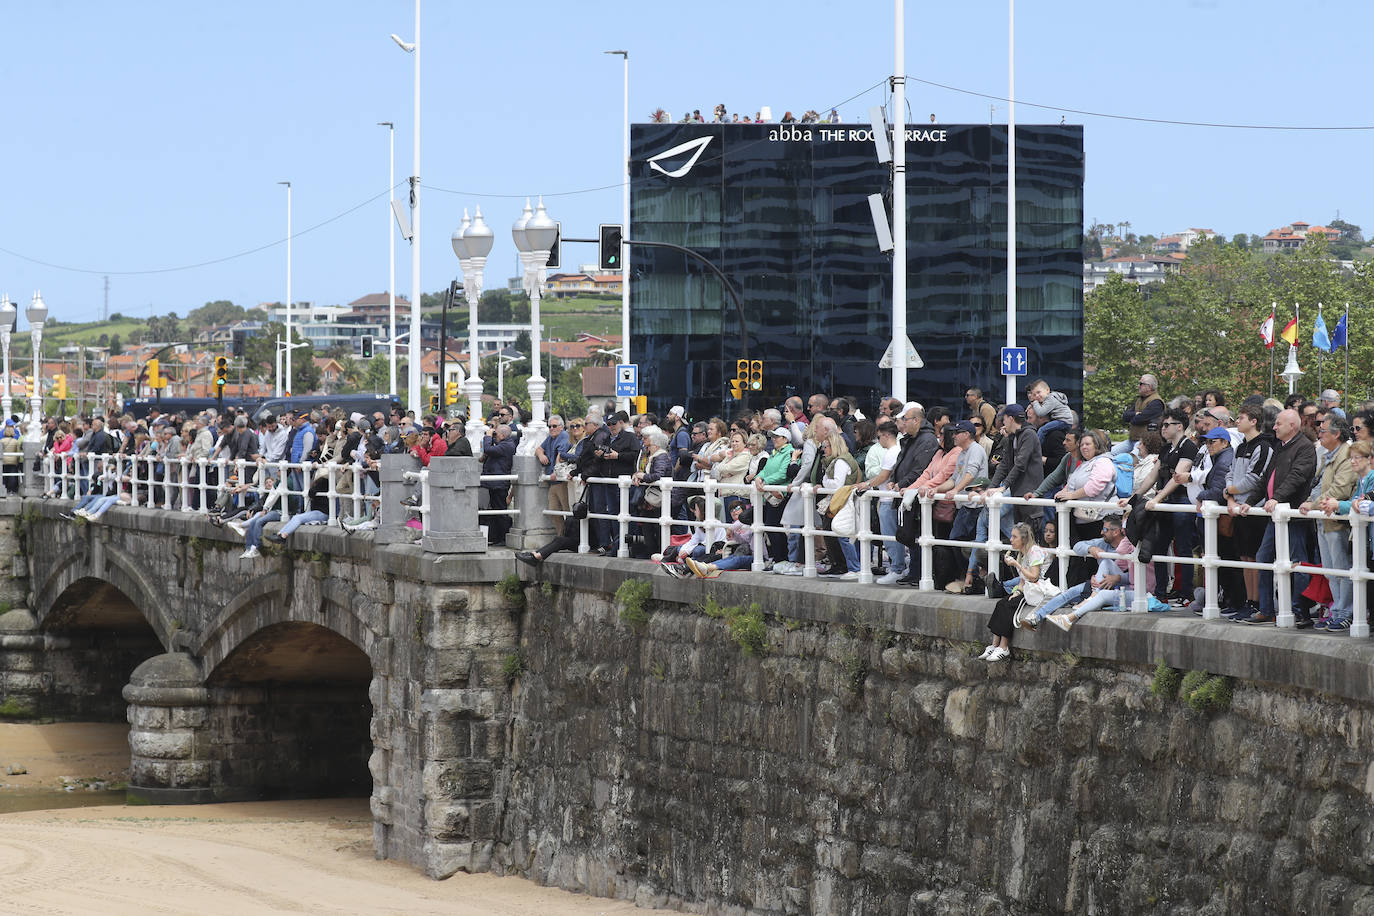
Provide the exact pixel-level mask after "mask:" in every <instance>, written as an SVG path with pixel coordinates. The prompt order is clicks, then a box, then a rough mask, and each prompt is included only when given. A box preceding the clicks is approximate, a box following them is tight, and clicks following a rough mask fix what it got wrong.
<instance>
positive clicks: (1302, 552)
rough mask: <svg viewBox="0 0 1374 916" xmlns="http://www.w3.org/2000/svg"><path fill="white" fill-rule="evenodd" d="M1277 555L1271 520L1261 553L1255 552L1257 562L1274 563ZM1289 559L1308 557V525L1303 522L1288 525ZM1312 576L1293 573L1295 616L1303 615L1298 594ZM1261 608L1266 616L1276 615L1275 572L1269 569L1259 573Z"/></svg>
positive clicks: (1261, 611)
mask: <svg viewBox="0 0 1374 916" xmlns="http://www.w3.org/2000/svg"><path fill="white" fill-rule="evenodd" d="M1276 556H1277V553H1276V552H1275V548H1274V523H1273V522H1270V523H1269V524H1267V525H1265V526H1264V540H1262V541H1260V547H1259V553H1257V554H1255V562H1257V563H1272V562H1274V558H1275V557H1276ZM1288 559H1289V560H1290V561H1292V562H1294V563H1298V562H1301V561H1303V560H1306V559H1307V526H1306V525H1303V524H1300V523H1299V524H1294V523H1292V522H1290V523H1289V525H1288ZM1310 578H1311V577H1310V576H1308V575H1307V574H1306V573H1300V572H1294V573H1293V589H1292V595H1291V596H1290V598H1291V599H1292V601H1293V614H1294V616H1303V611H1302V609H1301V608H1300V607H1298V596H1299V595H1301V594H1302V591H1303V589H1305V588H1307V581H1308V579H1310ZM1259 609H1260V613H1261V614H1264V615H1266V616H1276V612H1275V610H1274V574H1273V573H1272V572H1270V571H1269V570H1267V569H1261V570H1260V574H1259Z"/></svg>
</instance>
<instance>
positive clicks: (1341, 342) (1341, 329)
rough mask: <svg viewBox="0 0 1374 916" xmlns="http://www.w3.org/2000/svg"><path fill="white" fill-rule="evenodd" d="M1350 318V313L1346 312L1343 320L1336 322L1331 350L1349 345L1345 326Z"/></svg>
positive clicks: (1332, 333) (1332, 334)
mask: <svg viewBox="0 0 1374 916" xmlns="http://www.w3.org/2000/svg"><path fill="white" fill-rule="evenodd" d="M1349 318H1350V313H1349V312H1346V313H1345V314H1344V315H1342V316H1341V320H1340V321H1338V322H1336V330H1334V331H1332V332H1331V349H1333V350H1334V349H1336V348H1337V347H1344V346H1346V345H1347V344H1348V343H1349V340H1348V338H1347V337H1346V326H1345V323H1346V321H1347V320H1348V319H1349Z"/></svg>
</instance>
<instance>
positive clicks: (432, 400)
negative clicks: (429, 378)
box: [429, 394, 439, 413]
mask: <svg viewBox="0 0 1374 916" xmlns="http://www.w3.org/2000/svg"><path fill="white" fill-rule="evenodd" d="M429 412H430V413H438V412H439V396H438V395H437V394H431V395H430V396H429Z"/></svg>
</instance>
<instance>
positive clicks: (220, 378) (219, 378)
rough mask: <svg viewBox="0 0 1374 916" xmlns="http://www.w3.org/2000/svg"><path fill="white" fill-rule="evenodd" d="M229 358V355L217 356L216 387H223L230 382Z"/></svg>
mask: <svg viewBox="0 0 1374 916" xmlns="http://www.w3.org/2000/svg"><path fill="white" fill-rule="evenodd" d="M228 376H229V360H228V358H227V357H223V356H216V357H215V387H216V388H219V389H223V388H224V386H225V385H227V384H228V383H229V378H228Z"/></svg>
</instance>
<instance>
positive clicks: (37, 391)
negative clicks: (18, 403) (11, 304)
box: [24, 291, 48, 442]
mask: <svg viewBox="0 0 1374 916" xmlns="http://www.w3.org/2000/svg"><path fill="white" fill-rule="evenodd" d="M24 317H25V318H27V319H29V331H30V332H31V333H32V334H33V391H31V392H29V433H28V435H27V436H26V437H25V438H27V439H28V440H29V441H30V442H40V441H42V439H43V376H42V370H41V368H40V362H39V361H40V360H41V359H42V350H43V322H45V321H47V320H48V307H47V306H46V305H45V304H44V303H43V297H42V296H41V295H40V294H39V293H38V292H36V291H35V292H34V294H33V301H32V302H31V303H29V307H28V308H27V309H25V311H24Z"/></svg>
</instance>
